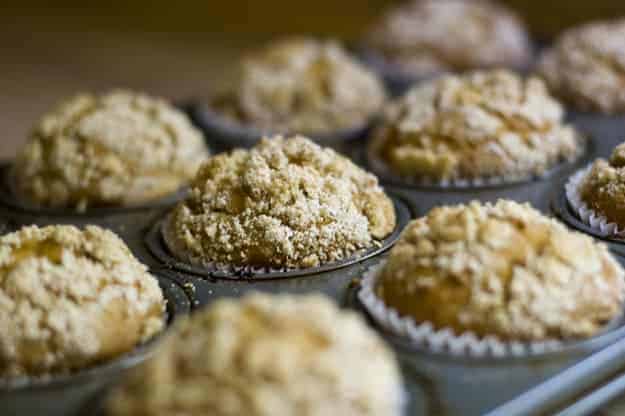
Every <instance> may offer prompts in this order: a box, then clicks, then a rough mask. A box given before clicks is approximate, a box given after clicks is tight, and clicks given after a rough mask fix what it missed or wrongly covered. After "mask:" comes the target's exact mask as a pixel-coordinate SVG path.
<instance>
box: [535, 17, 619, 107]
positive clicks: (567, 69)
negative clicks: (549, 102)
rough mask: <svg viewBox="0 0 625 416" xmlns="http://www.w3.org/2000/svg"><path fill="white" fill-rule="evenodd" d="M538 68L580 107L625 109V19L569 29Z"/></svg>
mask: <svg viewBox="0 0 625 416" xmlns="http://www.w3.org/2000/svg"><path fill="white" fill-rule="evenodd" d="M539 70H540V73H541V75H542V76H543V77H544V78H545V79H546V80H547V83H548V84H549V87H550V88H551V89H552V90H553V91H554V93H556V94H557V95H559V96H562V97H563V98H565V99H566V100H567V101H569V102H571V103H572V104H574V105H575V106H576V107H577V108H578V109H580V110H586V111H588V110H592V111H598V112H601V113H608V114H610V113H623V112H625V91H624V90H623V81H624V80H625V19H617V20H612V21H600V22H592V23H588V24H584V25H581V26H578V27H574V28H572V29H569V30H568V31H566V32H564V33H563V34H562V35H561V36H560V37H559V38H558V39H557V40H556V42H555V44H554V46H553V47H552V48H550V49H548V50H547V52H546V53H545V54H543V56H542V58H541V60H540V64H539Z"/></svg>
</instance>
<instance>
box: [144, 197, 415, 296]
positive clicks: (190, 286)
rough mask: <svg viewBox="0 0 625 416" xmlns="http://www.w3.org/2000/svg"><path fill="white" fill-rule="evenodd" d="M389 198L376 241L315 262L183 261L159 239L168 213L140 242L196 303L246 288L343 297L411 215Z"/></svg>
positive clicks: (398, 201)
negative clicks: (384, 227) (386, 231)
mask: <svg viewBox="0 0 625 416" xmlns="http://www.w3.org/2000/svg"><path fill="white" fill-rule="evenodd" d="M391 198H392V200H393V204H394V206H395V213H396V216H397V225H396V226H395V229H394V231H393V232H392V233H391V235H389V236H388V237H387V238H385V239H384V240H382V241H381V242H380V244H379V245H378V246H375V247H373V248H371V249H367V250H363V251H361V252H359V253H357V254H356V255H353V256H351V257H349V258H346V259H344V260H341V261H338V262H333V263H330V264H326V265H322V266H319V267H310V268H301V269H273V268H253V267H239V266H229V265H220V264H209V265H207V266H198V265H194V264H191V263H188V262H184V261H181V260H179V259H178V258H177V257H175V256H174V255H172V254H171V252H170V251H169V248H168V246H167V243H166V242H165V238H163V233H162V231H163V224H165V223H166V222H165V221H166V219H167V217H165V218H162V219H160V220H158V221H156V222H155V224H154V225H153V226H152V227H151V228H150V229H149V231H148V232H147V233H146V235H145V246H146V247H147V251H148V252H149V253H150V254H151V256H152V259H151V260H148V261H149V262H150V263H152V264H157V266H156V270H157V273H164V274H165V275H166V276H168V277H171V278H172V279H174V280H176V281H177V282H179V283H180V284H181V285H182V286H183V287H184V288H185V289H187V290H188V293H189V294H190V295H191V296H192V297H193V299H194V300H196V302H195V303H196V304H198V305H199V304H205V303H209V302H210V301H211V300H212V299H213V298H215V297H217V296H240V295H242V294H243V293H244V292H245V291H248V290H261V291H263V290H266V291H270V292H274V291H287V292H293V293H306V292H311V291H320V292H324V293H326V294H328V295H329V296H331V297H333V298H335V299H342V296H343V295H344V293H345V289H346V287H347V285H348V284H349V282H350V280H351V279H353V278H355V277H357V276H359V275H360V273H362V271H363V269H362V267H363V265H368V264H370V263H371V261H373V259H374V258H375V257H376V256H378V255H380V254H381V253H383V252H385V251H386V250H388V249H389V248H390V247H391V246H392V245H393V244H394V243H395V241H396V240H397V239H398V238H399V235H400V233H401V231H402V230H403V228H404V226H405V225H406V224H407V223H408V221H409V220H410V219H411V217H413V216H415V215H416V212H415V211H414V208H413V207H412V206H411V205H410V204H409V203H407V202H405V201H404V200H403V199H402V198H400V197H397V196H393V195H391ZM140 260H143V259H141V258H140Z"/></svg>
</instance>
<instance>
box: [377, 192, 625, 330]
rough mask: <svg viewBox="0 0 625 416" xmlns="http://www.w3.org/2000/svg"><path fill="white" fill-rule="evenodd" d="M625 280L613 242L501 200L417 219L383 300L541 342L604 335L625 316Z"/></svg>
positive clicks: (397, 253)
mask: <svg viewBox="0 0 625 416" xmlns="http://www.w3.org/2000/svg"><path fill="white" fill-rule="evenodd" d="M624 278H625V272H624V271H623V268H622V267H621V266H620V265H619V264H618V263H617V262H616V261H615V260H614V259H613V257H612V256H611V254H610V253H609V251H608V249H607V247H606V246H605V245H604V244H599V243H596V242H594V240H593V239H592V238H590V237H588V236H586V235H583V234H581V233H577V232H572V231H569V230H568V229H567V228H566V227H565V226H564V225H562V224H560V223H558V222H557V221H555V220H553V219H550V218H548V217H546V216H544V215H542V214H541V213H539V212H538V211H536V210H534V209H533V208H531V207H530V206H529V205H528V204H524V205H521V204H518V203H516V202H512V201H506V200H500V201H498V202H497V203H496V204H494V205H493V204H484V205H483V204H480V203H478V202H472V203H470V204H469V205H457V206H445V207H440V208H435V209H433V210H432V211H430V213H429V214H428V215H427V216H426V217H422V218H420V219H418V220H416V221H413V222H412V223H411V224H410V225H409V226H408V227H407V228H406V229H405V231H404V233H403V235H402V237H401V238H400V241H399V242H398V243H397V244H396V245H395V247H394V248H393V249H392V250H391V252H390V255H389V258H388V262H387V263H386V265H385V266H384V268H383V270H382V272H381V275H380V280H379V281H378V282H377V285H376V292H377V293H378V295H379V296H380V298H381V299H382V300H384V302H385V303H386V304H387V305H389V306H391V307H393V308H395V309H397V310H398V312H399V313H400V314H402V315H404V316H406V315H407V316H412V317H414V318H415V320H416V321H417V322H432V323H433V325H434V326H435V327H436V328H441V329H442V328H452V329H453V330H454V331H455V332H456V333H457V334H460V333H462V332H465V331H472V332H474V333H476V334H478V335H480V336H487V335H495V336H498V337H500V338H502V339H505V340H516V341H541V340H545V339H549V338H560V339H564V338H577V337H588V336H591V335H593V334H595V333H597V332H599V331H600V330H601V329H602V328H603V327H604V325H605V324H606V323H607V322H609V321H610V320H611V319H612V318H614V317H616V316H617V315H618V314H619V313H620V312H621V310H622V306H623V301H624V300H625V282H624V280H623V279H624Z"/></svg>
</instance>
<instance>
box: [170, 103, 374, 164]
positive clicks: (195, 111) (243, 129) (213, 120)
mask: <svg viewBox="0 0 625 416" xmlns="http://www.w3.org/2000/svg"><path fill="white" fill-rule="evenodd" d="M181 108H182V109H183V110H184V111H185V112H186V113H187V114H188V115H189V117H190V118H191V121H193V123H194V124H195V125H196V127H198V128H199V129H200V130H201V131H202V133H204V137H205V138H206V140H207V142H208V145H209V146H210V148H211V149H214V150H215V151H216V152H221V151H228V150H231V149H234V148H250V147H252V146H254V145H255V144H256V143H258V141H259V140H260V139H261V137H263V136H265V135H273V134H278V133H280V132H271V131H264V130H260V129H257V128H255V127H253V126H246V125H243V124H237V123H235V122H232V121H228V120H226V119H225V118H224V117H222V116H221V115H219V114H218V113H216V112H214V111H212V110H211V109H210V108H209V106H208V105H207V104H205V103H201V102H190V103H186V104H184V105H182V106H181ZM370 129H371V123H366V124H365V125H362V126H357V127H354V128H351V129H345V130H340V131H337V132H334V133H324V134H307V135H306V136H307V137H310V138H311V139H312V140H314V141H315V142H317V143H319V144H320V145H322V146H326V147H331V148H333V149H334V150H337V151H339V152H342V153H345V152H347V151H348V150H350V149H351V148H352V147H353V146H354V145H355V144H357V143H358V142H359V141H362V140H363V139H364V138H366V137H367V136H368V134H369V132H370Z"/></svg>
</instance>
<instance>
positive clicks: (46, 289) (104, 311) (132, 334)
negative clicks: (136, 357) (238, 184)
mask: <svg viewBox="0 0 625 416" xmlns="http://www.w3.org/2000/svg"><path fill="white" fill-rule="evenodd" d="M163 313H164V300H163V294H162V292H161V290H160V288H159V285H158V282H157V281H156V279H154V278H153V277H152V276H151V275H149V274H148V272H147V268H146V267H145V266H143V265H142V264H141V263H139V262H138V261H137V260H136V259H135V258H134V257H133V256H132V254H131V253H130V251H129V250H128V248H127V247H126V245H125V244H124V243H123V242H122V241H121V240H120V239H119V238H118V237H117V236H116V235H115V234H113V233H112V232H110V231H107V230H104V229H102V228H99V227H96V226H89V227H87V228H85V230H84V231H82V230H79V229H78V228H76V227H73V226H65V225H63V226H61V225H58V226H49V227H45V228H38V227H36V226H31V227H25V228H22V229H21V230H19V231H17V232H14V233H11V234H7V235H4V236H2V237H0V333H1V334H2V336H1V337H0V378H11V377H18V376H43V375H50V374H59V373H66V372H71V371H75V370H80V369H83V368H85V367H88V366H91V365H94V364H97V363H100V362H102V361H105V360H108V359H111V358H113V357H115V356H118V355H120V354H123V353H125V352H128V351H130V350H131V349H133V348H134V347H135V346H136V345H137V344H139V343H141V342H143V341H146V340H147V339H148V338H150V337H152V336H153V335H154V334H156V333H157V332H159V331H160V330H161V329H162V328H163Z"/></svg>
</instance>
